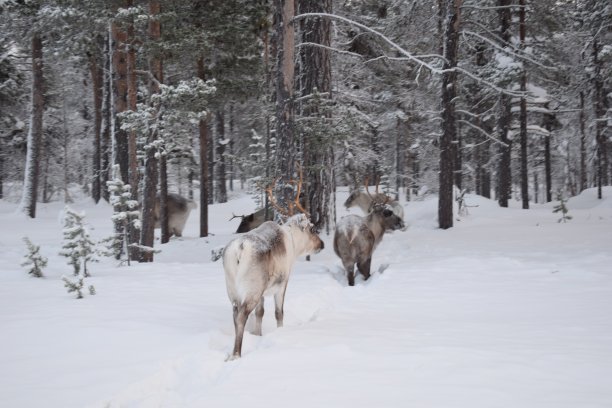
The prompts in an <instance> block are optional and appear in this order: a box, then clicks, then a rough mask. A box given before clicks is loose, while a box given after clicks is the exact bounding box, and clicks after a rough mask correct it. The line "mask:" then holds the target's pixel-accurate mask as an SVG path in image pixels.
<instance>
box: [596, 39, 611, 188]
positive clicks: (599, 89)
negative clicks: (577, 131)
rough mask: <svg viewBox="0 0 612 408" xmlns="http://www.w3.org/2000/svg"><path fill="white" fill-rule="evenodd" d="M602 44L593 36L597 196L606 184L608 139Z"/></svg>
mask: <svg viewBox="0 0 612 408" xmlns="http://www.w3.org/2000/svg"><path fill="white" fill-rule="evenodd" d="M601 48H602V46H601V45H600V44H599V41H598V39H597V38H593V53H592V55H593V68H594V75H593V112H594V113H595V141H596V143H597V198H599V199H601V198H602V197H603V193H602V186H606V185H608V169H609V165H608V141H607V137H606V135H605V131H604V130H605V127H606V119H605V116H606V108H605V98H606V91H605V89H604V82H603V77H602V74H601V71H602V64H603V63H602V62H601V61H600V58H599V52H600V51H601Z"/></svg>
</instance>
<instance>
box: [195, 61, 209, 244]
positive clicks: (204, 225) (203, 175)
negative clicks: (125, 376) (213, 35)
mask: <svg viewBox="0 0 612 408" xmlns="http://www.w3.org/2000/svg"><path fill="white" fill-rule="evenodd" d="M197 64H198V67H197V68H198V78H200V79H201V80H202V81H205V80H206V72H205V69H204V58H203V57H200V58H199V59H198V63H197ZM199 132H200V133H199V134H200V237H207V236H208V200H209V189H208V120H207V118H206V119H204V118H203V119H200V123H199Z"/></svg>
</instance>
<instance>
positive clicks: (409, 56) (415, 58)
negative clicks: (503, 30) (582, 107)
mask: <svg viewBox="0 0 612 408" xmlns="http://www.w3.org/2000/svg"><path fill="white" fill-rule="evenodd" d="M312 17H319V18H331V19H334V20H338V21H342V22H345V23H347V24H350V25H352V26H355V27H358V28H360V29H362V30H365V31H367V32H369V33H372V34H374V35H376V36H378V37H379V38H380V39H381V40H383V41H384V42H385V43H386V44H388V45H389V46H390V47H391V48H393V49H395V50H396V51H398V52H399V53H400V54H401V55H403V56H404V57H405V59H406V60H408V61H412V62H414V63H415V64H417V65H419V66H420V67H425V68H427V69H428V70H429V71H430V72H431V73H433V74H438V75H442V74H444V73H448V72H453V71H454V72H459V73H462V74H464V75H466V76H468V77H470V78H472V79H474V80H475V81H477V82H480V83H482V84H484V85H486V86H488V87H489V88H492V89H494V90H496V91H498V92H500V93H505V94H507V95H511V96H522V95H523V93H522V92H518V91H512V90H508V89H504V88H501V87H499V86H497V85H495V84H494V83H492V82H489V81H487V80H485V79H483V78H480V77H479V76H478V75H476V74H474V73H472V72H469V71H467V70H465V69H463V68H460V67H454V68H449V69H442V68H439V67H437V66H435V65H433V64H431V63H429V62H427V61H425V60H424V59H423V58H419V56H418V55H415V54H412V53H411V52H410V51H408V50H406V49H404V48H403V47H401V46H400V45H398V44H397V43H395V42H394V41H392V40H391V39H390V38H389V37H387V36H386V35H384V34H383V33H381V32H380V31H378V30H375V29H373V28H370V27H368V26H366V25H363V24H361V23H358V22H356V21H354V20H351V19H349V18H346V17H342V16H338V15H336V14H329V13H304V14H300V15H297V16H295V17H294V18H293V20H294V21H297V20H302V19H306V18H312ZM427 57H428V58H431V57H432V55H428V56H427ZM439 58H443V57H442V56H439Z"/></svg>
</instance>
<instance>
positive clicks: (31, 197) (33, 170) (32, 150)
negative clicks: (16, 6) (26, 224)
mask: <svg viewBox="0 0 612 408" xmlns="http://www.w3.org/2000/svg"><path fill="white" fill-rule="evenodd" d="M44 104H45V98H44V78H43V45H42V38H41V36H40V34H39V33H38V32H36V33H34V34H33V36H32V110H31V116H30V130H29V132H28V146H27V159H26V168H25V177H24V183H23V192H22V196H21V204H20V210H21V211H22V212H24V213H26V214H27V215H28V216H29V217H30V218H36V201H37V197H38V174H39V162H40V153H41V151H40V150H41V144H42V142H43V111H44Z"/></svg>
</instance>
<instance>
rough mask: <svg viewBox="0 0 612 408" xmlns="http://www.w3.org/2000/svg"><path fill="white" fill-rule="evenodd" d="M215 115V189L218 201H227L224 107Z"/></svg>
mask: <svg viewBox="0 0 612 408" xmlns="http://www.w3.org/2000/svg"><path fill="white" fill-rule="evenodd" d="M215 116H216V117H217V138H216V139H217V140H216V142H217V143H216V145H217V146H216V151H217V162H216V165H215V168H216V170H215V176H216V177H215V179H216V182H217V183H216V184H217V188H216V189H215V193H216V196H217V200H216V202H218V203H226V202H227V187H226V178H225V148H226V145H227V143H226V140H225V113H224V109H223V107H221V108H220V109H218V110H217V112H216V115H215Z"/></svg>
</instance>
